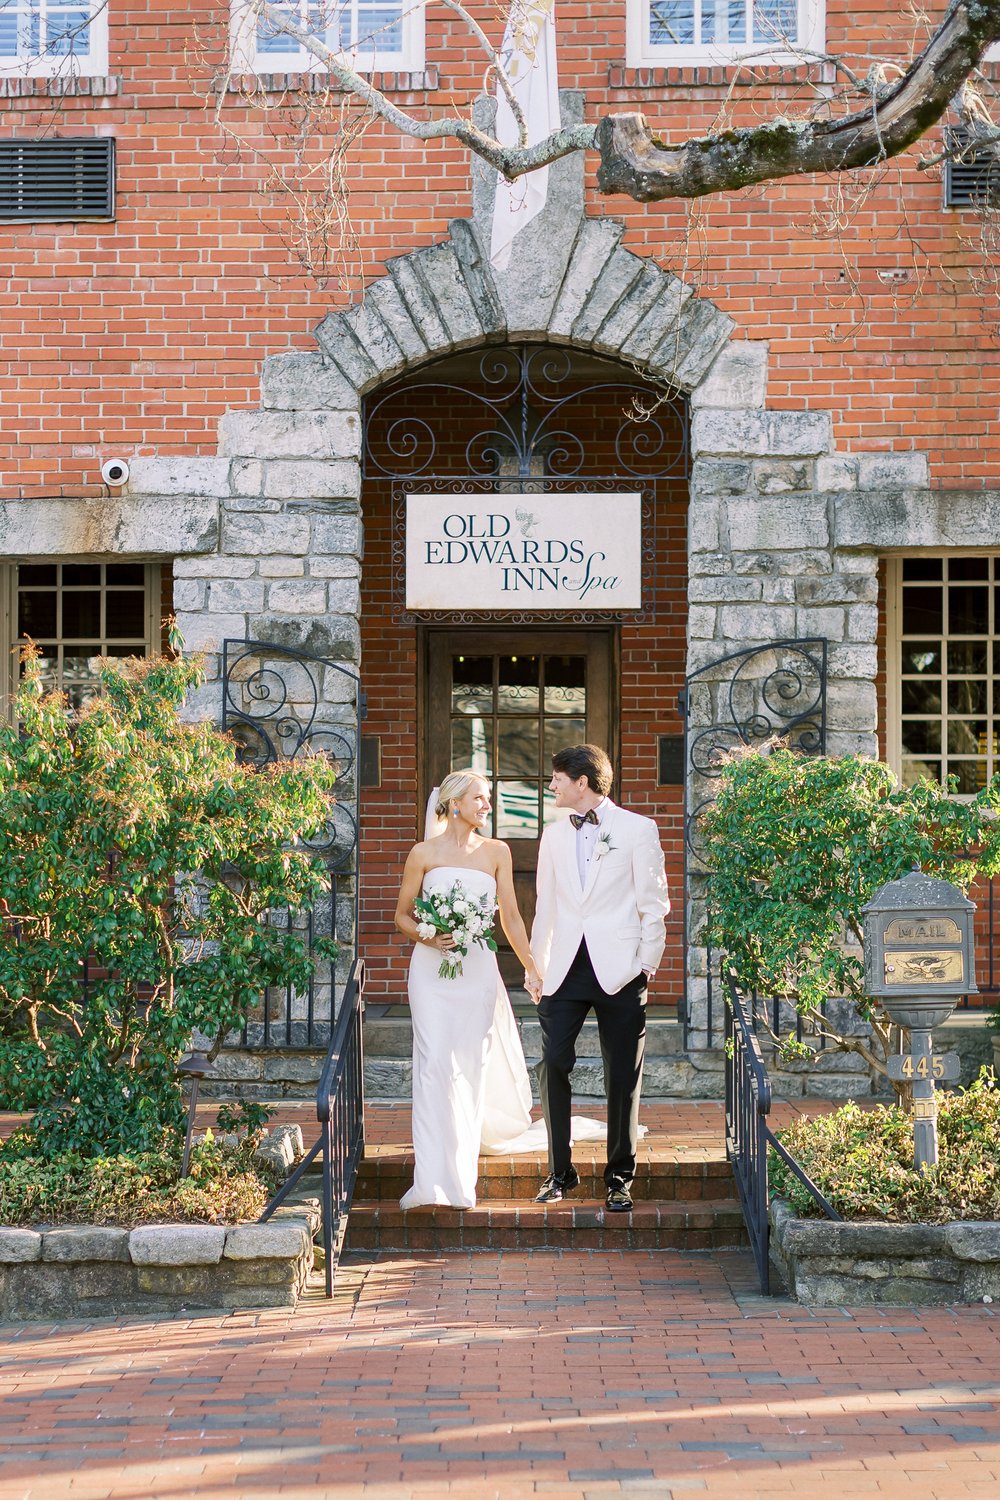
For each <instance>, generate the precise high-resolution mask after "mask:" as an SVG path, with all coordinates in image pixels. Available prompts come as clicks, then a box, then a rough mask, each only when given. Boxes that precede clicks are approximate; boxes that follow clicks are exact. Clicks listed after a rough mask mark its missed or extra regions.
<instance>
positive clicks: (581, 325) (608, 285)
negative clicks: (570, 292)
mask: <svg viewBox="0 0 1000 1500" xmlns="http://www.w3.org/2000/svg"><path fill="white" fill-rule="evenodd" d="M644 270H645V262H644V261H643V259H642V257H641V256H639V255H634V254H633V253H632V251H631V250H626V249H625V248H624V246H622V245H616V246H615V249H614V250H613V252H612V254H611V256H610V258H609V259H608V260H607V261H606V262H605V263H604V265H603V266H602V267H601V270H600V272H599V274H598V277H597V280H596V281H595V282H594V283H593V285H592V286H591V287H590V289H589V291H588V294H587V297H586V299H585V301H584V303H583V306H582V308H581V309H580V312H579V314H578V316H577V318H576V321H575V322H574V324H573V328H572V336H573V341H574V343H577V344H590V343H595V341H596V340H597V335H598V331H599V329H600V328H601V325H602V324H603V323H604V322H605V321H606V320H607V319H608V318H609V316H610V315H611V314H612V313H613V312H614V311H615V310H616V309H617V307H618V305H619V303H621V302H622V301H623V300H624V298H625V296H626V294H627V293H628V292H630V291H631V290H632V288H633V287H635V286H636V285H637V284H638V282H639V279H640V277H641V276H642V273H643V271H644ZM596 347H598V348H605V347H606V345H604V344H601V343H596Z"/></svg>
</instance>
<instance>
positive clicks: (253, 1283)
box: [0, 1210, 314, 1322]
mask: <svg viewBox="0 0 1000 1500" xmlns="http://www.w3.org/2000/svg"><path fill="white" fill-rule="evenodd" d="M279 1213H280V1210H279ZM313 1229H314V1225H313V1223H312V1222H311V1220H310V1218H309V1217H305V1218H303V1217H302V1216H301V1211H299V1212H298V1214H297V1215H291V1214H289V1215H286V1216H283V1217H281V1218H280V1219H278V1218H276V1220H275V1221H273V1222H271V1223H268V1224H239V1225H235V1226H233V1227H231V1228H225V1227H223V1226H222V1225H216V1224H144V1225H141V1226H140V1227H139V1228H137V1229H131V1230H130V1229H116V1228H109V1227H103V1226H97V1225H68V1226H65V1227H61V1228H52V1229H37V1230H36V1229H14V1228H3V1227H0V1321H3V1322H27V1321H33V1320H39V1319H42V1320H47V1321H48V1320H55V1319H59V1320H60V1321H61V1320H64V1319H66V1318H74V1319H77V1318H106V1317H119V1316H123V1315H129V1316H140V1315H144V1314H146V1313H163V1312H168V1313H169V1312H175V1313H186V1312H193V1311H195V1310H197V1309H202V1308H222V1309H229V1308H238V1307H294V1306H295V1304H296V1302H297V1301H298V1299H299V1296H300V1295H301V1293H302V1292H303V1290H304V1289H305V1285H306V1278H307V1276H308V1274H309V1270H310V1268H311V1266H312V1236H313Z"/></svg>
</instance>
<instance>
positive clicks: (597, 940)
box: [531, 799, 670, 995]
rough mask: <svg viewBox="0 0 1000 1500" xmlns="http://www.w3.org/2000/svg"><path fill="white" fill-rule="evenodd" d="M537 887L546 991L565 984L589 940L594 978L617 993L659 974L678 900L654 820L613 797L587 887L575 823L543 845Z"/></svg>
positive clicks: (534, 944)
mask: <svg viewBox="0 0 1000 1500" xmlns="http://www.w3.org/2000/svg"><path fill="white" fill-rule="evenodd" d="M602 846H603V847H602ZM537 884H538V900H537V903H536V905H535V920H534V922H533V924H532V928H531V952H532V956H533V958H534V960H535V963H536V965H537V967H538V972H539V973H540V974H541V976H542V981H543V983H542V993H543V994H545V995H551V994H553V992H554V991H555V990H557V989H558V988H559V986H560V985H561V984H562V982H563V980H564V979H565V978H566V974H567V972H568V971H569V966H570V964H571V963H572V962H573V959H574V958H575V957H576V954H577V950H578V949H579V947H580V942H581V940H582V939H583V937H584V936H586V939H587V951H588V953H589V954H590V961H591V963H592V964H593V966H594V973H595V974H596V975H597V979H598V982H599V984H600V986H601V988H602V989H604V990H607V991H608V993H609V994H614V993H615V992H616V991H617V990H620V989H621V988H622V986H623V985H625V984H628V982H629V980H630V979H634V978H635V976H636V975H637V974H638V973H640V971H641V970H643V969H649V970H655V969H656V967H657V966H658V964H659V962H660V959H661V957H662V956H663V945H664V918H665V917H666V914H667V912H668V911H669V910H670V899H669V897H668V895H667V877H666V874H665V872H664V868H663V851H662V849H661V848H660V836H659V833H658V831H657V827H656V824H655V823H654V822H653V820H652V818H643V817H640V816H639V814H638V813H631V812H626V811H625V809H624V808H622V807H616V806H615V804H614V803H613V802H612V801H610V799H609V800H606V801H605V803H604V805H603V808H602V812H601V826H600V831H599V833H598V839H597V844H596V845H595V847H594V851H593V853H592V855H591V858H590V864H589V866H588V869H587V879H586V883H585V884H584V885H583V886H581V885H580V872H579V868H578V866H577V859H576V829H575V828H574V827H573V824H572V823H571V822H570V820H569V818H563V819H560V820H559V822H558V823H551V824H550V825H549V827H548V828H546V830H545V832H544V833H543V834H542V840H541V843H540V845H539V848H538V878H537Z"/></svg>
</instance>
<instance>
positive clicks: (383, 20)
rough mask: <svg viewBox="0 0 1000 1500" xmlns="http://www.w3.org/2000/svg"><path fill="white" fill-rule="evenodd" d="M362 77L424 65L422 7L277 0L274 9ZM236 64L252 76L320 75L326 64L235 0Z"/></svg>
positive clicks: (400, 1) (401, 1) (356, 0)
mask: <svg viewBox="0 0 1000 1500" xmlns="http://www.w3.org/2000/svg"><path fill="white" fill-rule="evenodd" d="M275 8H276V9H277V10H280V11H284V12H285V13H286V14H287V15H288V17H289V19H290V20H292V21H294V22H295V23H296V24H297V25H299V26H301V27H302V29H303V30H304V31H308V32H309V33H310V34H311V35H313V36H315V37H316V38H317V39H318V40H319V41H321V42H324V43H325V44H326V46H327V47H329V48H330V49H331V51H334V52H338V53H340V54H342V55H343V57H344V59H345V61H347V62H348V63H349V64H350V66H351V67H353V68H356V69H357V70H358V71H359V72H362V73H375V72H401V71H403V72H414V71H417V70H420V69H422V68H423V66H424V7H423V6H422V5H414V4H412V3H407V0H320V3H317V0H278V3H277V5H276V7H275ZM232 14H233V65H234V67H236V68H242V69H244V70H245V71H247V72H251V73H301V72H310V71H317V72H321V71H322V69H323V64H322V63H321V62H320V61H319V59H318V58H315V57H313V55H312V53H310V52H309V51H308V50H307V49H306V48H304V47H301V46H300V45H299V44H298V42H296V40H295V38H294V37H291V36H287V35H285V34H284V33H282V32H281V31H278V30H276V28H275V27H274V26H273V25H271V24H270V23H269V22H267V21H266V20H264V19H262V18H260V17H255V16H254V15H253V14H252V12H250V11H249V10H248V8H247V6H246V3H245V0H233V10H232Z"/></svg>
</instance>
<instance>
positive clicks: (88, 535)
mask: <svg viewBox="0 0 1000 1500" xmlns="http://www.w3.org/2000/svg"><path fill="white" fill-rule="evenodd" d="M208 461H209V460H206V462H208ZM218 540H219V502H218V500H217V499H215V498H208V497H198V498H189V497H181V496H171V495H163V496H158V497H156V498H150V497H145V496H137V495H131V496H129V495H123V496H121V498H118V499H113V500H104V499H102V500H81V499H77V498H75V497H74V498H73V499H45V500H34V499H33V500H3V499H0V550H2V551H3V553H4V554H5V555H6V556H8V557H17V556H27V557H55V556H69V557H73V556H76V555H84V556H85V555H86V554H88V553H107V554H109V555H111V556H114V557H118V556H125V555H126V554H128V553H130V552H135V553H145V554H146V556H147V557H170V558H175V557H181V556H183V555H184V554H185V553H190V552H212V551H214V549H215V547H216V545H217V543H218Z"/></svg>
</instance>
